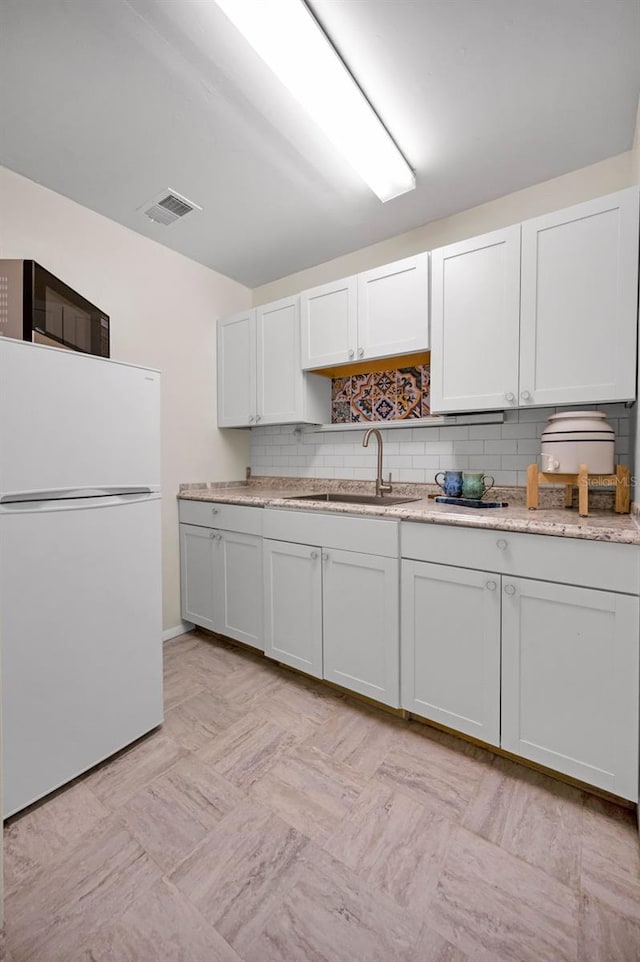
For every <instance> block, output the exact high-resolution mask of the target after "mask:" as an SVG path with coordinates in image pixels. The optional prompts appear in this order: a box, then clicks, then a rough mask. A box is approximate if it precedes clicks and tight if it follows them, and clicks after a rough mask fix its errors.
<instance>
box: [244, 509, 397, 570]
mask: <svg viewBox="0 0 640 962" xmlns="http://www.w3.org/2000/svg"><path fill="white" fill-rule="evenodd" d="M398 529H399V524H398V522H397V521H383V520H379V519H378V518H354V517H349V516H347V515H335V514H334V515H332V514H324V513H322V512H320V511H318V512H314V513H313V514H311V513H307V512H304V511H287V510H284V511H276V510H269V509H266V510H265V511H264V523H263V534H264V536H265V538H272V539H273V540H274V541H293V542H296V543H297V544H313V545H319V546H321V547H323V548H338V549H342V550H344V551H360V552H362V553H363V554H377V555H383V556H386V557H388V558H397V557H398Z"/></svg>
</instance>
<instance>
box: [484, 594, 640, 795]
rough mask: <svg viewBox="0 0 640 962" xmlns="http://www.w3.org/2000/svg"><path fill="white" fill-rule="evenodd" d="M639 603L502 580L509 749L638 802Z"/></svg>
mask: <svg viewBox="0 0 640 962" xmlns="http://www.w3.org/2000/svg"><path fill="white" fill-rule="evenodd" d="M639 617H640V611H639V602H638V598H636V597H631V596H629V595H622V594H617V593H616V592H613V591H594V590H592V589H589V588H576V587H573V586H570V585H558V584H549V583H547V582H543V581H530V580H528V579H524V578H511V577H506V576H505V577H503V591H502V747H503V748H504V749H506V750H507V751H510V752H514V753H515V754H517V755H522V756H523V757H524V758H529V759H531V760H532V761H535V762H538V763H539V764H541V765H546V766H547V767H549V768H553V769H557V770H558V771H561V772H564V773H565V774H567V775H571V776H573V777H574V778H579V779H581V780H582V781H585V782H589V783H590V784H591V785H597V786H598V787H600V788H604V789H606V790H607V791H609V792H613V793H614V794H615V795H620V796H621V797H622V798H628V799H632V800H633V801H635V800H637V798H638V671H639V664H638V624H639Z"/></svg>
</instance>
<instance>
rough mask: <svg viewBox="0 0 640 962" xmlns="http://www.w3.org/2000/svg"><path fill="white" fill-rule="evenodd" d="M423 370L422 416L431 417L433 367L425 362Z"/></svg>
mask: <svg viewBox="0 0 640 962" xmlns="http://www.w3.org/2000/svg"><path fill="white" fill-rule="evenodd" d="M421 371H422V405H421V415H420V416H421V417H423V418H428V417H431V387H430V386H431V369H430V367H429V365H428V364H423V365H422V367H421Z"/></svg>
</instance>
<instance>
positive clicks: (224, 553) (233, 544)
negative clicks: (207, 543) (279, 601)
mask: <svg viewBox="0 0 640 962" xmlns="http://www.w3.org/2000/svg"><path fill="white" fill-rule="evenodd" d="M215 546H216V547H215V550H216V554H217V556H218V557H217V561H218V571H219V577H218V578H217V579H216V583H215V603H216V612H215V613H216V619H215V620H216V631H219V632H221V633H222V634H223V635H227V636H228V637H229V638H235V639H236V641H242V642H244V643H245V644H246V645H252V646H253V647H254V648H259V649H260V650H261V651H264V641H263V629H262V538H259V537H256V536H255V535H252V534H237V533H236V532H235V531H222V532H218V537H217V538H216V540H215Z"/></svg>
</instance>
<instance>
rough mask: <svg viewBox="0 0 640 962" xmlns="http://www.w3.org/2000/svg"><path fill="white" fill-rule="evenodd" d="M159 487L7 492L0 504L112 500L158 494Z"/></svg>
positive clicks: (112, 485)
mask: <svg viewBox="0 0 640 962" xmlns="http://www.w3.org/2000/svg"><path fill="white" fill-rule="evenodd" d="M159 492H160V486H159V485H120V484H105V485H99V486H96V487H86V488H54V489H48V490H41V491H8V492H6V493H5V494H2V495H0V504H13V503H16V502H24V501H66V500H69V499H71V498H73V499H76V498H112V497H115V496H121V495H138V494H159Z"/></svg>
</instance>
